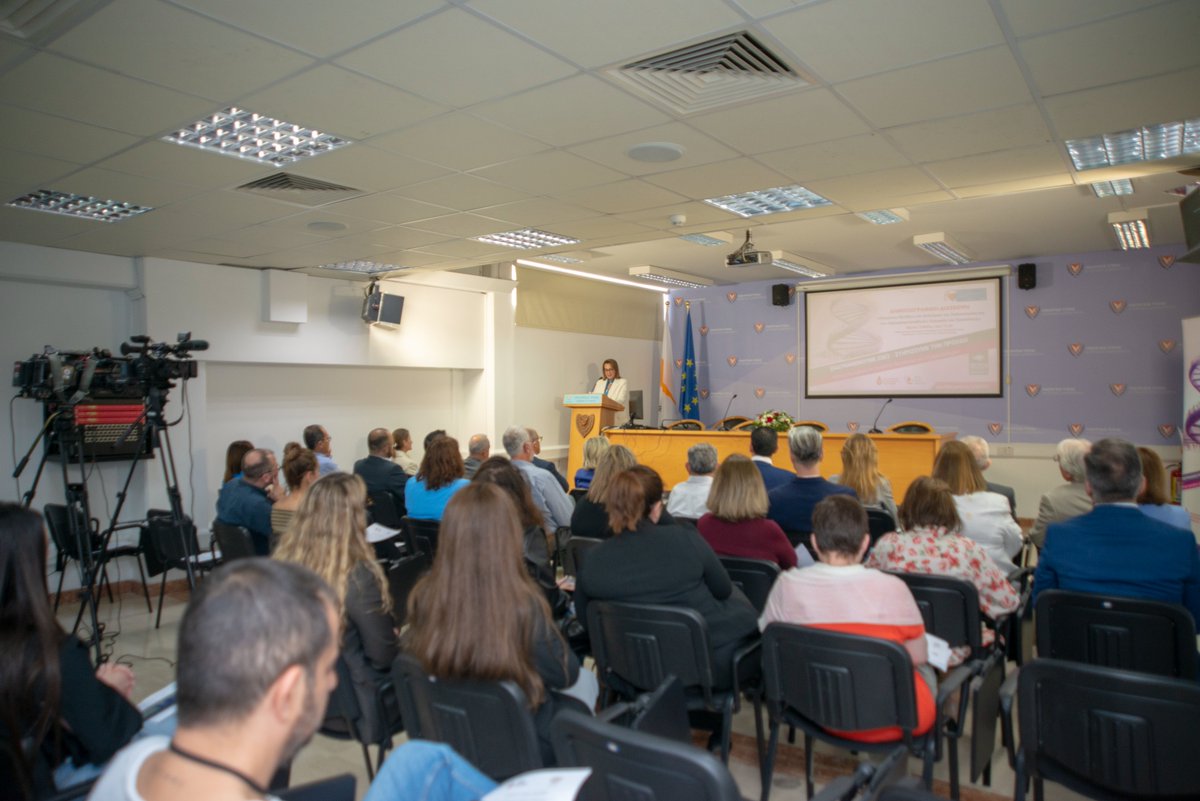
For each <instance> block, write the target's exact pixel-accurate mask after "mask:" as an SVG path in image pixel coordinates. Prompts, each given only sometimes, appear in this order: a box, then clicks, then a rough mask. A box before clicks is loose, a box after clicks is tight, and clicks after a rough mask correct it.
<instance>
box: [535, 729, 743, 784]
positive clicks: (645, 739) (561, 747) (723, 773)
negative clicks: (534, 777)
mask: <svg viewBox="0 0 1200 801" xmlns="http://www.w3.org/2000/svg"><path fill="white" fill-rule="evenodd" d="M550 731H551V733H552V734H553V737H554V754H555V756H556V757H557V758H558V762H559V764H560V765H562V766H564V767H565V766H579V767H589V768H591V769H592V775H591V776H590V777H588V780H587V782H586V783H585V784H584V785H583V788H582V789H581V790H580V793H579V798H580V801H627V799H688V801H741V795H740V794H739V793H738V788H737V784H736V783H735V782H734V780H733V776H731V775H730V774H729V769H728V768H726V767H725V765H723V764H722V763H721V762H720V761H719V760H718V759H716V758H715V757H713V755H712V754H709V753H707V752H706V751H703V750H701V749H699V748H696V747H695V746H693V745H686V744H684V743H679V742H676V741H675V740H670V739H667V738H665V737H657V736H655V735H653V734H647V733H645V732H640V731H634V730H632V729H627V728H623V727H621V726H614V725H612V724H611V723H605V722H603V721H600V720H597V719H595V718H593V717H590V716H588V715H584V714H581V713H579V712H575V711H573V710H566V711H564V712H560V713H559V714H558V716H557V717H555V718H554V722H553V723H552V724H550Z"/></svg>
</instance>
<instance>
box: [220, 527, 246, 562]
mask: <svg viewBox="0 0 1200 801" xmlns="http://www.w3.org/2000/svg"><path fill="white" fill-rule="evenodd" d="M212 530H213V537H215V538H216V540H217V547H218V548H220V549H221V560H222V561H224V562H231V561H233V560H234V559H245V558H246V557H248V556H255V551H254V540H253V538H251V536H250V531H249V529H247V528H246V527H245V526H231V525H229V524H228V523H220V522H217V521H215V520H214V521H213V524H212Z"/></svg>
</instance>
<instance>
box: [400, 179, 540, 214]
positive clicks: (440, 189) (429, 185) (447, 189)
mask: <svg viewBox="0 0 1200 801" xmlns="http://www.w3.org/2000/svg"><path fill="white" fill-rule="evenodd" d="M404 194H405V195H408V196H409V197H413V198H420V199H421V200H423V201H426V202H429V203H436V204H437V205H439V206H446V207H448V208H452V209H455V210H457V211H473V210H475V209H481V208H484V207H486V206H497V205H499V204H501V203H514V202H516V201H518V200H526V199H528V198H529V195H528V194H527V193H525V192H522V191H520V190H519V189H513V188H512V187H510V186H503V185H501V184H498V183H495V182H493V181H486V180H484V179H483V178H478V177H476V176H474V175H465V174H462V173H459V174H457V175H448V176H446V177H444V178H435V179H434V180H432V181H426V182H424V183H420V184H416V185H415V186H410V187H406V188H405V189H404Z"/></svg>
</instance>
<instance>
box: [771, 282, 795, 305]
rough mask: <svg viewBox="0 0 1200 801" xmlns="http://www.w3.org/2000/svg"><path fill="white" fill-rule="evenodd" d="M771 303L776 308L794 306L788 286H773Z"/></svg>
mask: <svg viewBox="0 0 1200 801" xmlns="http://www.w3.org/2000/svg"><path fill="white" fill-rule="evenodd" d="M771 303H773V304H774V305H776V306H790V305H792V296H791V295H789V294H788V285H787V284H772V285H771Z"/></svg>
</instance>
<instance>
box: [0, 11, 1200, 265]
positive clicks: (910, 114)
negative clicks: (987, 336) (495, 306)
mask: <svg viewBox="0 0 1200 801" xmlns="http://www.w3.org/2000/svg"><path fill="white" fill-rule="evenodd" d="M38 5H39V4H38V3H34V2H26V3H21V2H18V3H16V4H5V6H4V8H2V9H0V114H2V115H3V125H0V159H2V161H3V165H4V166H3V168H0V200H2V201H3V202H4V203H8V202H9V201H12V200H14V199H16V198H19V197H21V196H24V195H26V194H28V193H32V192H36V191H38V190H52V191H58V192H65V193H69V194H78V195H84V196H89V197H96V198H100V199H112V200H118V201H124V202H128V203H133V204H137V205H141V206H148V207H153V210H152V211H150V212H147V213H144V214H140V215H138V216H134V217H130V218H128V219H125V220H123V221H120V222H112V223H105V222H95V221H91V220H84V219H77V218H72V217H67V216H62V215H57V214H44V213H37V212H33V211H29V210H25V209H18V208H14V207H11V206H8V205H3V206H0V239H3V240H8V241H14V242H23V243H30V244H36V245H45V246H50V247H59V248H70V249H73V250H81V251H87V252H94V253H105V254H115V255H121V256H147V257H161V258H169V259H181V260H186V261H192V262H203V263H212V264H230V265H236V266H243V267H251V268H265V267H274V268H286V269H304V270H306V271H310V272H314V273H315V274H327V273H324V272H323V271H320V270H317V269H314V268H318V267H319V266H320V265H327V264H334V263H339V262H352V261H370V262H375V263H377V264H388V265H397V266H398V267H402V268H406V269H407V270H411V269H417V270H452V269H463V268H471V267H475V266H480V265H488V264H495V263H502V262H507V261H511V260H512V259H515V258H525V259H532V260H537V259H538V258H539V256H544V255H546V254H552V253H561V252H570V253H571V254H573V255H575V256H576V257H577V258H579V259H581V262H580V263H578V264H574V265H572V267H573V268H575V269H580V270H584V271H590V272H598V273H604V274H609V275H621V276H626V277H627V276H628V271H629V268H630V267H634V266H640V265H655V266H658V267H663V268H668V269H670V270H673V271H676V272H683V273H688V274H691V275H695V276H699V277H702V278H705V279H707V280H710V281H714V282H716V283H734V282H740V281H745V280H757V279H767V278H778V279H780V280H785V279H788V278H796V276H795V275H794V274H792V273H788V272H785V271H783V270H781V269H779V268H775V267H753V268H739V269H730V268H726V267H725V266H724V256H725V254H726V253H728V252H730V251H732V250H733V249H734V248H735V247H736V246H737V245H738V244H740V243H741V240H742V238H743V237H744V235H745V231H746V230H747V229H749V230H751V231H752V235H753V239H754V243H755V245H756V246H757V248H758V249H761V250H783V251H788V252H789V253H791V254H795V255H796V256H798V257H800V258H801V259H806V260H812V261H815V262H817V263H820V264H823V265H827V266H828V267H830V268H832V270H833V271H834V272H836V273H850V272H861V271H864V270H877V269H885V268H891V267H903V266H916V265H924V264H929V263H931V262H932V261H934V260H933V259H932V257H931V256H929V255H928V254H926V253H925V252H924V251H921V250H919V249H917V248H916V247H915V246H914V245H913V244H912V238H913V236H914V235H917V234H925V233H933V232H945V233H946V234H948V235H949V236H950V237H952V238H953V239H955V240H957V241H958V242H960V243H961V244H962V245H964V246H965V247H966V248H967V249H968V250H969V251H970V252H971V253H972V254H973V255H974V257H975V259H976V260H977V261H982V262H1017V261H1021V260H1025V259H1027V258H1031V257H1035V256H1037V255H1045V254H1054V253H1073V252H1086V251H1097V250H1107V249H1112V248H1114V247H1116V240H1115V238H1114V235H1113V230H1112V228H1111V226H1109V225H1108V224H1107V215H1108V214H1109V213H1110V212H1116V211H1126V210H1133V209H1140V208H1148V209H1149V210H1150V211H1149V228H1150V236H1151V240H1152V242H1153V243H1154V244H1156V245H1158V244H1177V243H1182V241H1183V232H1182V227H1181V225H1180V222H1179V217H1178V211H1177V209H1176V203H1177V201H1178V198H1177V197H1175V196H1173V195H1169V194H1167V190H1169V189H1171V188H1174V187H1178V186H1180V185H1183V184H1186V183H1188V182H1190V181H1196V180H1198V179H1197V178H1196V177H1195V176H1192V177H1188V176H1184V175H1180V174H1179V173H1178V172H1177V171H1178V170H1180V169H1184V168H1187V167H1192V166H1195V165H1196V164H1197V163H1200V154H1193V155H1192V156H1191V157H1181V158H1178V159H1175V160H1169V161H1158V162H1154V163H1136V164H1129V165H1125V166H1123V167H1116V168H1107V169H1100V170H1088V171H1084V172H1077V171H1076V170H1075V169H1074V168H1073V166H1072V162H1071V158H1070V156H1069V154H1068V152H1067V149H1066V146H1065V145H1064V141H1065V140H1066V139H1070V138H1079V137H1090V136H1096V135H1099V134H1104V133H1110V132H1116V131H1122V130H1126V129H1130V128H1136V127H1139V126H1143V125H1152V124H1158V123H1164V122H1170V121H1180V120H1187V119H1193V118H1197V117H1200V90H1198V89H1197V87H1198V86H1200V48H1197V47H1196V42H1197V41H1200V3H1197V2H1195V0H1177V1H1176V2H1147V1H1138V0H827V2H802V1H801V0H456V1H455V2H441V0H403V2H400V1H398V0H343V2H340V3H329V2H324V1H323V0H287V1H286V2H284V1H283V0H279V1H278V2H265V0H257V1H254V2H247V1H246V0H170V1H168V0H112V1H111V2H96V1H95V0H92V1H91V2H88V1H87V0H81V1H79V2H77V1H76V0H56V2H55V3H53V4H52V5H51V7H50V9H48V10H46V11H43V12H42V16H41V17H35V18H34V19H32V20H26V19H24V18H23V17H22V16H21V15H22V14H23V13H25V12H26V11H29V10H30V9H33V8H34V7H35V6H38ZM60 11H61V15H59V16H57V17H51V15H52V14H54V13H57V12H60ZM42 23H44V24H42ZM21 26H24V27H23V28H22V27H21ZM740 32H747V33H748V34H749V36H750V37H751V38H752V40H753V41H754V42H757V43H759V44H761V45H762V46H764V47H765V48H766V49H768V50H769V51H770V52H771V53H773V54H775V56H777V57H778V60H779V61H780V62H781V63H782V68H783V69H784V70H785V71H790V74H787V75H785V76H784V77H782V78H767V79H757V78H756V79H752V80H746V81H740V82H736V83H738V85H739V87H741V88H746V87H748V88H749V89H751V90H753V91H759V92H762V93H761V94H759V95H754V94H753V93H750V94H747V95H743V96H742V97H743V98H745V99H733V100H729V101H727V102H724V103H723V104H718V105H716V106H714V107H711V108H710V107H704V106H703V103H704V102H705V100H704V98H705V97H707V95H705V94H704V93H705V92H706V91H709V90H714V89H716V90H719V89H721V85H714V82H716V84H720V81H717V80H716V78H715V77H714V76H715V75H716V73H692V74H682V75H674V74H665V73H662V72H661V71H651V72H645V71H643V72H640V73H636V74H634V77H635V78H636V77H639V76H640V77H642V78H646V79H648V80H653V79H663V78H665V79H666V80H665V81H664V80H658V84H659V85H660V88H661V89H662V90H663V91H664V92H668V93H670V92H675V93H677V94H678V93H679V92H683V91H693V90H694V91H695V92H696V93H697V94H698V96H699V98H700V100H699V101H697V102H698V103H699V104H700V105H701V108H700V109H699V110H690V109H686V108H681V107H680V104H681V103H682V102H683V100H680V99H679V98H676V99H677V100H679V102H673V103H666V102H663V101H662V100H661V97H659V98H655V97H652V96H651V95H649V94H646V93H645V92H644V91H643V88H642V86H643V84H641V83H637V82H635V80H632V79H631V78H630V75H631V73H630V72H629V71H628V70H626V71H621V68H623V67H626V66H627V65H630V64H632V63H634V62H638V61H640V60H642V59H645V58H650V57H654V56H660V55H662V54H665V53H668V52H670V51H674V50H676V49H679V48H682V47H685V46H689V45H693V44H696V43H700V42H705V41H708V40H711V39H715V38H717V37H721V36H723V35H727V34H737V33H740ZM672 80H674V82H672ZM743 85H744V86H743ZM228 107H238V108H243V109H247V110H250V111H253V112H256V113H259V114H263V115H268V116H272V117H277V118H279V119H282V120H286V121H288V122H291V123H296V124H298V125H301V126H304V127H308V128H314V129H318V130H320V131H321V132H327V133H330V134H333V135H334V136H336V137H339V138H342V139H347V140H350V142H351V144H349V145H347V146H344V147H341V148H340V149H336V150H333V151H332V152H327V153H324V154H322V155H318V156H315V157H312V158H307V159H304V160H301V161H298V162H295V163H293V164H289V165H286V166H284V167H282V168H280V167H275V166H273V165H269V164H261V163H257V162H252V161H247V160H241V159H237V158H231V157H227V156H223V155H219V154H213V153H209V152H204V151H202V150H198V149H193V148H190V147H182V146H179V145H176V144H172V143H168V142H165V141H163V137H164V136H165V135H167V134H171V133H174V132H176V131H178V130H180V129H182V128H184V127H186V126H187V125H189V124H190V123H192V122H194V121H196V120H198V119H200V118H203V117H205V116H207V115H211V114H214V113H215V112H218V111H220V110H222V109H226V108H228ZM647 143H667V144H669V145H672V146H674V147H668V148H661V147H660V148H658V149H657V150H656V151H655V153H656V154H658V155H664V154H665V155H676V156H678V157H677V158H676V159H675V160H672V161H640V160H635V159H634V158H632V157H631V156H630V155H629V152H630V150H631V148H633V147H634V146H636V145H642V144H647ZM672 151H673V152H672ZM281 171H284V172H287V173H288V174H290V175H292V176H298V177H300V178H302V179H313V180H317V181H322V182H327V183H331V184H335V185H338V186H339V187H342V188H343V189H342V190H341V191H300V190H294V189H293V190H283V191H278V190H277V191H274V192H272V191H265V192H263V191H260V192H250V191H248V190H244V189H239V188H238V187H241V186H243V185H245V184H247V183H249V182H252V181H256V180H259V179H263V178H266V177H268V176H272V175H274V174H276V173H278V172H281ZM1112 178H1132V185H1133V190H1134V192H1133V194H1131V195H1126V196H1115V197H1105V198H1100V197H1097V196H1096V195H1095V194H1094V193H1093V191H1092V189H1091V188H1090V183H1091V182H1093V181H1097V180H1107V179H1112ZM796 184H798V185H802V186H804V187H805V188H807V189H808V190H811V191H812V192H815V193H817V194H819V195H821V196H823V197H825V198H828V199H829V200H830V201H832V204H831V205H828V206H824V207H819V208H812V209H807V210H800V211H789V212H784V213H779V214H770V215H764V216H759V217H752V218H749V219H745V218H742V217H740V216H738V215H736V214H734V213H731V212H728V211H725V210H722V209H719V208H716V207H714V206H712V205H710V204H708V203H705V202H704V200H705V199H706V198H714V197H718V196H723V195H729V194H733V193H739V192H744V191H748V190H755V189H767V188H772V187H781V186H789V185H796ZM896 208H899V209H904V210H906V212H907V215H908V220H907V221H904V222H900V223H897V224H893V225H873V224H871V223H868V222H866V221H864V220H863V219H861V218H859V217H857V216H856V215H855V212H865V211H871V210H877V209H896ZM679 215H683V216H684V217H685V218H686V221H685V222H683V223H682V224H676V223H678V222H679V219H680V218H679ZM523 228H536V229H540V230H544V231H548V232H552V233H554V234H557V235H560V236H563V237H569V238H573V239H578V240H580V241H579V243H578V244H573V245H568V246H557V247H549V248H543V249H540V250H528V251H520V250H515V249H513V248H510V247H505V246H503V245H495V244H488V243H484V242H480V241H478V239H477V237H480V236H484V235H487V234H494V233H497V232H504V231H510V230H514V229H523ZM715 231H720V232H725V233H726V234H727V235H729V236H730V237H731V238H732V240H733V244H730V245H721V246H716V247H704V246H699V245H695V244H692V243H691V242H688V241H685V240H682V239H680V238H679V236H680V235H681V234H688V233H707V232H715Z"/></svg>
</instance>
